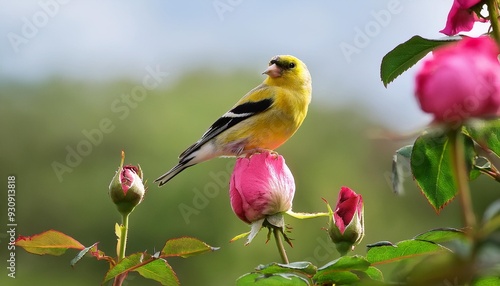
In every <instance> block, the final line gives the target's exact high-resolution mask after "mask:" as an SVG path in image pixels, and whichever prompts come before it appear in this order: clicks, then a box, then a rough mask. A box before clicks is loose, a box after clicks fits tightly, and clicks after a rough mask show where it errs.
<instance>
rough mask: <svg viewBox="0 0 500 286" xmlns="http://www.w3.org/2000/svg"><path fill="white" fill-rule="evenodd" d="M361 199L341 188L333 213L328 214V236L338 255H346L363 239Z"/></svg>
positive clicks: (351, 191)
mask: <svg viewBox="0 0 500 286" xmlns="http://www.w3.org/2000/svg"><path fill="white" fill-rule="evenodd" d="M363 217H364V211H363V198H362V197H361V195H358V194H356V193H355V192H354V191H353V190H351V189H349V188H347V187H342V188H341V190H340V193H339V198H338V201H337V205H336V207H335V211H333V212H331V213H330V220H329V226H328V234H329V235H330V238H331V239H332V241H333V243H335V247H336V248H337V251H338V252H339V253H340V255H342V256H343V255H346V254H347V252H348V251H350V250H352V249H354V247H355V246H356V245H358V244H359V243H360V242H361V239H363V236H364V232H365V228H364V218H363Z"/></svg>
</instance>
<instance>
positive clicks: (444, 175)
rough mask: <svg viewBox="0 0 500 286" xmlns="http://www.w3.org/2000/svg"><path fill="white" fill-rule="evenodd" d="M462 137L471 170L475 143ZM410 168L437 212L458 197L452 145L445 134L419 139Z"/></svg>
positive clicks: (414, 148) (423, 136) (429, 135)
mask: <svg viewBox="0 0 500 286" xmlns="http://www.w3.org/2000/svg"><path fill="white" fill-rule="evenodd" d="M463 137H464V140H465V142H464V144H465V150H466V154H465V158H466V160H467V165H468V166H469V167H470V169H472V164H473V160H474V157H475V151H474V143H473V142H472V140H471V139H470V138H469V137H466V136H463ZM411 169H412V173H413V176H414V178H415V180H416V182H417V185H418V187H419V188H420V190H421V191H422V193H423V194H424V195H425V197H426V198H427V201H429V203H430V204H431V205H432V206H433V207H434V209H435V210H436V212H437V213H439V212H440V211H441V209H442V208H443V207H444V206H445V205H446V204H447V203H449V202H450V201H451V200H452V199H453V198H454V197H455V195H456V194H457V183H456V180H455V176H454V174H453V169H452V161H451V151H450V144H449V140H448V136H446V134H442V133H426V134H424V135H421V136H420V137H418V138H417V140H416V141H415V144H414V145H413V149H412V154H411Z"/></svg>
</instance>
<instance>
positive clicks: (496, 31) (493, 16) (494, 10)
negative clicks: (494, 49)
mask: <svg viewBox="0 0 500 286" xmlns="http://www.w3.org/2000/svg"><path fill="white" fill-rule="evenodd" d="M487 3H488V13H489V14H490V23H491V28H492V29H493V37H494V38H495V41H496V42H497V45H499V46H500V25H499V23H498V0H488V1H487Z"/></svg>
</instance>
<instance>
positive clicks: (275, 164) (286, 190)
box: [229, 153, 295, 223]
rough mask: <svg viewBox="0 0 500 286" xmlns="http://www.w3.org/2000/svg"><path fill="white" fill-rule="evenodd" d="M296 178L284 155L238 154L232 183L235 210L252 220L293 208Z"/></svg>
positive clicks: (230, 184)
mask: <svg viewBox="0 0 500 286" xmlns="http://www.w3.org/2000/svg"><path fill="white" fill-rule="evenodd" d="M294 194H295V181H294V178H293V175H292V172H291V171H290V169H289V168H288V166H287V165H286V164H285V159H284V158H283V157H282V156H281V155H276V154H271V153H259V154H254V155H252V156H251V157H250V158H238V159H237V160H236V165H235V166H234V171H233V174H232V175H231V181H230V183H229V196H230V198H231V207H232V209H233V211H234V213H235V214H236V215H237V216H238V217H239V218H240V219H241V220H243V221H244V222H246V223H252V222H255V221H258V220H261V219H263V218H265V217H266V216H271V215H274V214H278V213H282V212H286V211H288V210H290V209H291V208H292V200H293V196H294Z"/></svg>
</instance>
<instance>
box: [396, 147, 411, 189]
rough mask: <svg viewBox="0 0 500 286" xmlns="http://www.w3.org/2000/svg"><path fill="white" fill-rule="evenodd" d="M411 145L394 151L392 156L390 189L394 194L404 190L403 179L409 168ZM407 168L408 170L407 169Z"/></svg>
mask: <svg viewBox="0 0 500 286" xmlns="http://www.w3.org/2000/svg"><path fill="white" fill-rule="evenodd" d="M412 149H413V145H407V146H404V147H402V148H400V149H399V150H397V151H396V154H394V156H393V157H392V173H391V181H392V190H393V192H394V193H395V194H398V195H400V194H402V193H403V192H404V187H403V181H404V178H405V177H406V176H407V173H408V171H409V170H410V169H411V166H410V159H411V151H412ZM407 170H408V171H407Z"/></svg>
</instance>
